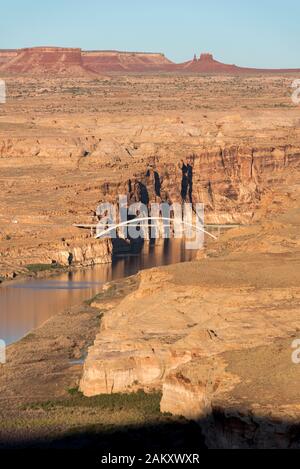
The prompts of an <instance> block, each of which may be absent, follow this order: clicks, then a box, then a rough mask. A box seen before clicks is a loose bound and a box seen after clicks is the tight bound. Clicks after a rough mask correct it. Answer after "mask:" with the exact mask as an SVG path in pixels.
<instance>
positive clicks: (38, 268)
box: [26, 264, 63, 273]
mask: <svg viewBox="0 0 300 469" xmlns="http://www.w3.org/2000/svg"><path fill="white" fill-rule="evenodd" d="M26 269H27V270H29V272H32V273H37V272H45V271H47V270H57V269H63V266H62V265H60V264H28V265H27V266H26Z"/></svg>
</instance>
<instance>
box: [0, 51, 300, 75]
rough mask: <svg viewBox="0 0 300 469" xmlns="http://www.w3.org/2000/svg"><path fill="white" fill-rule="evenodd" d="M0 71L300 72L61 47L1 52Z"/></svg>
mask: <svg viewBox="0 0 300 469" xmlns="http://www.w3.org/2000/svg"><path fill="white" fill-rule="evenodd" d="M0 71H1V72H3V73H8V74H31V75H35V76H38V75H44V74H47V75H49V74H50V75H54V76H57V75H58V76H59V75H68V76H74V77H76V76H82V75H83V76H84V75H88V74H94V73H98V74H101V73H109V72H119V73H128V72H136V73H143V72H145V73H147V72H156V73H158V72H177V73H202V74H205V73H207V74H230V75H239V74H252V73H288V72H296V73H299V72H300V69H257V68H247V67H239V66H237V65H230V64H224V63H222V62H219V61H217V60H215V59H214V57H213V55H212V54H208V53H204V54H201V55H200V58H199V59H197V56H196V55H195V56H194V58H193V60H190V61H187V62H184V63H181V64H176V63H174V62H172V61H171V60H169V59H168V58H167V57H166V56H165V55H164V54H161V53H151V52H121V51H100V50H98V51H97V50H95V51H81V49H73V48H69V49H67V48H61V47H33V48H27V49H19V50H0Z"/></svg>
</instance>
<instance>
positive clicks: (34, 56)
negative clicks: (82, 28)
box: [1, 47, 87, 76]
mask: <svg viewBox="0 0 300 469" xmlns="http://www.w3.org/2000/svg"><path fill="white" fill-rule="evenodd" d="M1 71H4V72H8V73H13V74H14V73H16V74H46V73H47V74H49V73H50V74H53V75H61V74H70V75H79V76H80V75H84V74H86V73H87V71H86V70H85V68H84V67H83V64H82V56H81V49H68V48H60V47H33V48H27V49H19V50H18V51H17V55H16V56H14V57H12V59H11V60H10V61H8V62H6V63H5V64H4V65H2V67H1Z"/></svg>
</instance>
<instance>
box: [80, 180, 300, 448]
mask: <svg viewBox="0 0 300 469" xmlns="http://www.w3.org/2000/svg"><path fill="white" fill-rule="evenodd" d="M297 174H298V175H299V172H298V173H297ZM285 191H288V192H289V193H288V194H287V193H286V192H285ZM299 201H300V194H299V188H298V183H294V186H293V187H292V188H291V187H289V186H288V185H285V186H284V187H282V189H281V191H279V190H278V191H277V193H276V197H273V201H272V200H269V202H268V203H267V204H268V211H267V212H265V221H264V223H263V225H262V226H260V225H256V226H255V225H254V226H252V227H249V228H245V229H244V230H245V232H244V231H243V229H236V230H235V231H233V232H232V233H228V234H227V235H226V236H225V237H224V239H223V241H222V242H221V243H220V246H219V248H220V252H219V253H217V252H215V253H214V254H213V256H210V255H209V254H208V253H207V256H204V258H203V259H202V261H201V262H194V263H188V264H182V265H178V266H169V267H166V268H162V269H154V270H152V271H148V272H143V273H141V274H139V284H138V287H137V289H136V290H135V291H134V292H133V293H131V294H130V295H128V296H127V297H126V298H125V299H124V300H123V301H121V303H119V304H118V305H117V306H115V307H114V305H106V306H105V304H104V305H103V304H102V303H101V300H99V303H98V307H99V308H100V309H101V310H102V311H103V308H104V311H105V313H104V317H103V320H102V325H101V330H100V333H99V335H98V336H97V338H96V341H95V343H94V345H93V347H91V349H90V351H89V354H88V358H87V360H86V363H85V367H84V373H83V377H82V380H81V390H82V391H83V392H84V393H85V394H86V395H87V396H92V395H96V394H101V393H111V392H126V391H130V390H134V389H137V388H143V389H145V390H149V389H152V388H155V389H162V393H163V397H162V401H161V410H162V411H163V412H170V413H172V414H174V415H179V416H184V417H186V418H188V419H192V420H195V421H196V422H198V423H199V425H201V428H202V430H203V432H204V435H205V437H206V443H207V445H208V446H209V447H216V448H249V447H259V448H264V447H269V448H270V447H274V448H287V447H291V448H294V447H299V444H300V442H299V438H298V437H297V432H298V430H297V429H298V421H299V417H300V410H299V399H298V395H297V388H298V386H299V373H298V368H297V366H299V365H296V364H294V362H293V361H292V352H293V349H292V343H293V341H294V340H295V338H297V337H298V332H299V330H300V323H299V310H300V290H299V286H298V273H299V271H300V258H299V246H300V238H299V233H298V229H297V227H298V226H299V214H300V212H299ZM262 239H264V241H265V242H264V249H263V246H260V249H259V250H257V246H258V245H259V244H260V243H261V240H262ZM238 246H240V247H241V246H242V247H243V248H242V249H240V250H239V248H238ZM245 246H248V249H247V250H246V249H245ZM251 246H252V249H251ZM205 257H206V258H205ZM291 260H293V262H291ZM94 306H97V303H95V305H94Z"/></svg>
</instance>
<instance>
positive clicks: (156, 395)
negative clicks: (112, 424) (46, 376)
mask: <svg viewBox="0 0 300 469" xmlns="http://www.w3.org/2000/svg"><path fill="white" fill-rule="evenodd" d="M68 393H69V396H70V397H69V398H68V399H64V400H57V401H55V400H54V401H47V402H42V403H32V404H29V405H27V406H26V407H25V409H31V410H38V409H42V410H45V411H48V410H51V409H57V408H61V407H63V408H82V407H84V408H94V409H98V410H99V409H102V410H107V411H110V412H118V411H121V410H126V411H128V412H132V411H134V412H137V413H143V414H151V415H152V416H155V415H156V416H158V415H160V401H161V397H162V396H161V393H160V392H152V393H145V392H144V391H138V392H136V393H132V394H102V395H100V396H95V397H85V396H84V395H83V394H82V393H81V392H80V391H79V390H78V389H76V388H72V389H69V390H68Z"/></svg>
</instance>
